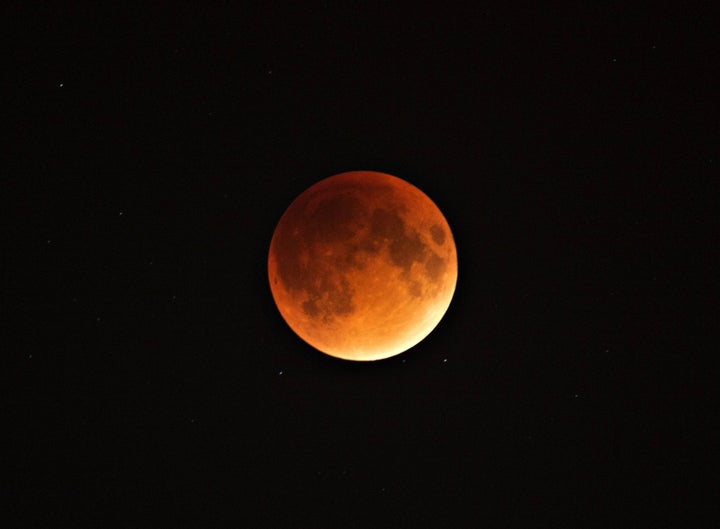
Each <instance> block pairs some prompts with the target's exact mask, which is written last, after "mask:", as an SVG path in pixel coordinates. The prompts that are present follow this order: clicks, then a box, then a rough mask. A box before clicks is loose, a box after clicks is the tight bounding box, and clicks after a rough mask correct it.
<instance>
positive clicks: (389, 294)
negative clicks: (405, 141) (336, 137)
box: [268, 171, 458, 360]
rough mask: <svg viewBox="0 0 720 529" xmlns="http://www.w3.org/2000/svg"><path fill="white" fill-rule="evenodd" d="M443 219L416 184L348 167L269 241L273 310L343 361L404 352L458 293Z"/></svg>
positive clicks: (298, 203)
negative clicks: (347, 170)
mask: <svg viewBox="0 0 720 529" xmlns="http://www.w3.org/2000/svg"><path fill="white" fill-rule="evenodd" d="M457 270H458V267H457V251H456V248H455V241H454V240H453V236H452V233H451V231H450V226H449V225H448V223H447V221H446V220H445V217H444V216H443V214H442V213H441V212H440V210H439V209H438V207H437V206H436V205H435V204H434V203H433V201H432V200H430V198H429V197H428V196H427V195H425V194H424V193H423V192H422V191H420V190H419V189H418V188H417V187H415V186H413V185H411V184H409V183H408V182H406V181H404V180H401V179H400V178H397V177H395V176H392V175H389V174H384V173H377V172H374V171H352V172H348V173H341V174H338V175H335V176H331V177H329V178H326V179H324V180H321V181H320V182H318V183H316V184H315V185H313V186H311V187H310V188H308V189H307V190H306V191H304V192H303V193H302V194H300V196H298V197H297V198H296V199H295V200H294V201H293V202H292V203H291V204H290V206H289V207H288V209H287V211H285V213H284V214H283V216H282V217H281V218H280V221H279V222H278V225H277V227H276V228H275V232H274V234H273V237H272V241H271V242H270V251H269V255H268V275H269V279H270V289H271V291H272V295H273V298H274V299H275V304H276V305H277V307H278V310H279V311H280V314H281V315H282V317H283V318H284V319H285V321H286V322H287V324H288V325H289V326H290V328H291V329H292V330H293V331H295V333H296V334H297V335H298V336H299V337H300V338H302V339H303V340H304V341H305V342H307V343H308V344H310V345H311V346H313V347H315V348H316V349H318V350H319V351H322V352H323V353H326V354H328V355H330V356H334V357H337V358H343V359H346V360H380V359H383V358H388V357H390V356H394V355H396V354H399V353H402V352H403V351H406V350H407V349H410V348H411V347H413V346H414V345H416V344H417V343H419V342H420V341H421V340H423V339H424V338H425V337H426V336H427V335H428V334H430V332H432V330H433V329H434V328H435V327H436V326H437V324H438V323H439V322H440V320H441V319H442V317H443V316H444V314H445V312H446V311H447V309H448V307H449V305H450V301H451V299H452V297H453V294H454V292H455V284H456V282H457Z"/></svg>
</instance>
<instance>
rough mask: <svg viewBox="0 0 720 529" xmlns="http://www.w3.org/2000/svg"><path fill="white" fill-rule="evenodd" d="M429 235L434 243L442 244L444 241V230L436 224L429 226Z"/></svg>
mask: <svg viewBox="0 0 720 529" xmlns="http://www.w3.org/2000/svg"><path fill="white" fill-rule="evenodd" d="M430 236H431V237H432V239H433V241H435V244H437V245H438V246H442V244H443V243H444V242H445V230H443V229H442V228H441V227H440V226H438V225H437V224H433V225H432V226H430Z"/></svg>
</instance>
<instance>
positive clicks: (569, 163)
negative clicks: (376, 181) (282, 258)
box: [2, 1, 720, 528]
mask: <svg viewBox="0 0 720 529" xmlns="http://www.w3.org/2000/svg"><path fill="white" fill-rule="evenodd" d="M117 4H118V5H120V3H117ZM418 4H421V3H418ZM423 4H424V3H423ZM584 4H592V5H584ZM499 5H500V3H490V4H485V5H477V4H474V3H473V4H468V5H460V4H456V3H444V4H435V5H433V6H431V7H422V6H420V5H414V4H403V3H369V2H346V3H342V4H336V3H334V2H312V1H311V2H294V3H289V4H281V3H277V2H263V3H257V4H255V5H251V4H250V3H247V2H238V3H235V4H213V5H212V6H210V5H200V4H197V5H195V4H189V3H182V4H174V3H168V4H158V3H153V5H152V6H148V5H138V6H134V7H132V8H131V7H129V6H127V5H125V4H123V7H112V4H85V3H80V4H74V5H73V7H69V6H67V5H64V3H58V4H31V6H30V7H28V5H26V3H25V2H17V3H10V4H9V5H6V6H5V7H4V8H3V15H2V18H3V20H4V23H5V25H7V30H6V32H5V34H6V36H9V37H10V39H9V41H10V44H9V45H6V46H5V48H4V52H3V55H4V56H5V60H7V61H8V62H7V64H6V67H5V68H4V71H3V73H2V79H3V81H2V83H3V88H4V90H3V91H4V92H5V94H6V95H5V96H3V99H4V100H3V109H4V110H3V116H2V121H3V123H4V124H5V127H3V128H5V129H6V133H4V134H5V140H3V148H2V151H3V153H2V154H3V170H2V172H3V174H4V176H3V180H4V182H5V183H4V184H3V191H2V195H3V202H5V203H6V206H5V207H4V208H3V209H4V211H3V216H4V217H5V218H6V221H5V222H4V225H3V229H2V232H3V246H4V247H5V250H4V251H3V255H2V266H3V273H2V285H3V298H4V301H3V303H2V311H3V327H4V329H5V330H4V331H3V333H4V336H5V337H4V338H3V342H4V343H6V344H9V346H8V347H3V349H4V350H5V352H4V353H3V356H4V358H5V362H7V364H6V365H7V367H6V368H5V369H4V372H5V374H6V375H8V380H7V381H6V383H5V384H4V387H5V389H4V390H3V394H4V397H3V401H4V403H5V406H4V409H5V412H6V413H7V419H6V420H5V424H4V430H6V434H5V435H4V437H6V440H9V442H10V444H9V449H7V450H5V451H3V454H2V474H3V477H2V481H3V482H4V484H3V488H4V492H3V497H4V498H5V500H6V501H7V502H8V503H9V504H10V505H11V507H10V511H9V514H8V516H7V518H6V519H7V520H9V521H10V520H15V521H14V522H12V523H11V524H10V525H12V524H15V523H17V526H22V527H80V526H92V527H123V528H131V527H132V528H138V527H186V526H187V527H214V526H217V527H270V528H284V527H288V528H289V527H292V528H318V527H334V528H338V527H371V528H376V527H410V528H413V527H433V528H437V527H485V526H491V527H633V528H637V527H665V526H677V527H689V526H692V527H699V525H698V521H699V520H701V519H702V518H704V517H707V516H712V517H713V518H714V520H715V523H717V501H718V499H717V490H716V489H717V487H715V490H713V489H712V488H711V489H705V488H704V485H703V480H705V479H715V476H714V475H713V474H711V471H710V468H709V466H708V465H707V464H706V462H705V456H706V455H707V454H709V453H710V452H711V451H712V450H716V449H717V446H718V437H717V436H711V435H709V430H708V429H707V426H708V425H709V424H710V422H711V421H712V419H713V417H714V416H715V414H716V413H717V411H718V410H717V407H715V406H714V405H713V404H711V402H712V399H711V398H710V397H711V395H712V394H713V393H714V390H713V389H708V388H712V386H705V385H704V384H703V381H705V380H709V381H713V380H715V381H716V378H715V377H716V371H714V369H715V362H711V361H710V360H708V358H709V357H710V354H711V353H712V350H711V346H710V345H709V343H710V341H709V333H710V328H711V326H713V325H715V324H716V323H717V321H716V320H717V312H716V311H714V310H712V309H710V308H709V307H710V306H711V305H710V302H711V301H713V299H714V295H712V294H711V292H712V288H714V287H716V286H717V280H716V279H713V280H712V281H711V282H709V283H708V282H706V280H705V279H704V278H703V277H702V275H701V274H699V273H696V268H695V265H697V264H702V263H704V262H705V261H706V260H707V259H709V258H710V257H712V256H713V255H715V254H716V249H715V247H716V246H717V241H716V240H710V239H706V238H705V235H706V231H707V228H708V226H710V225H712V224H713V223H715V217H716V216H717V210H716V207H717V202H716V198H715V194H716V193H717V191H718V189H717V188H718V183H717V182H718V180H717V174H716V173H717V165H718V163H719V162H720V158H719V157H718V152H717V151H718V139H719V135H718V120H717V116H718V113H717V111H718V96H717V94H718V82H717V81H718V79H719V78H720V68H718V64H719V63H718V60H717V57H718V56H717V53H718V49H717V37H716V33H717V30H718V27H720V26H718V18H717V17H716V16H715V15H716V14H715V13H712V12H710V10H699V9H698V10H695V11H693V10H692V9H691V8H689V7H685V6H678V7H677V8H676V9H674V10H666V11H658V8H657V6H656V7H655V8H654V9H652V10H645V9H629V8H627V7H624V5H623V3H618V4H615V5H613V4H610V3H577V4H568V5H559V4H553V5H543V6H536V7H532V8H519V7H518V6H511V7H504V8H501V7H499ZM61 6H62V7H61ZM357 169H369V170H376V171H382V172H387V173H391V174H394V175H396V176H399V177H401V178H404V179H406V180H408V181H410V182H411V183H413V184H414V185H416V186H418V187H419V188H420V189H422V190H423V191H424V192H426V193H427V194H428V195H429V196H430V197H431V198H432V199H433V200H434V201H435V202H436V204H438V206H439V207H440V208H441V210H442V211H443V213H444V214H445V216H446V218H447V219H448V222H449V223H450V226H451V228H452V229H453V234H454V237H455V242H456V244H457V248H458V260H459V279H458V286H457V290H456V294H455V297H454V299H453V302H452V305H451V307H450V309H449V311H448V312H447V314H446V316H445V318H444V319H443V321H442V322H441V323H440V325H439V326H438V327H437V329H436V330H435V332H433V333H432V334H431V335H430V336H429V337H428V338H427V339H426V340H425V341H423V342H422V343H421V344H419V345H417V346H416V347H415V348H413V349H412V350H410V351H408V352H407V353H405V354H403V355H400V356H398V357H394V358H392V359H389V360H386V361H382V362H375V363H352V362H343V361H340V360H336V359H333V358H330V357H327V356H324V355H322V354H320V353H318V352H316V351H315V350H313V349H312V348H311V347H309V346H307V345H306V344H305V343H303V342H302V341H301V340H300V339H298V338H297V337H296V336H295V335H294V334H293V333H292V331H290V329H289V328H288V327H287V326H286V325H285V323H284V322H283V320H282V318H281V317H280V315H279V313H278V312H277V310H276V308H275V306H274V303H273V300H272V297H271V295H270V291H269V288H268V285H267V277H266V258H267V249H268V245H269V242H270V237H271V236H272V232H273V229H274V227H275V224H276V223H277V221H278V219H279V218H280V216H281V215H282V213H283V211H284V210H285V208H286V207H287V206H288V205H289V203H290V202H291V201H292V199H294V198H295V197H296V196H297V195H298V194H299V193H301V192H302V191H303V190H305V189H306V188H307V187H309V186H310V185H312V184H313V183H315V182H316V181H318V180H320V179H322V178H325V177H327V176H330V175H332V174H336V173H339V172H343V171H348V170H357ZM702 305H706V309H705V310H704V311H701V312H699V313H698V312H696V311H694V310H692V308H693V307H697V306H702ZM716 344H717V342H715V345H716ZM697 402H701V403H702V405H699V406H698V405H697V404H696V403H697ZM708 491H710V492H709V493H708ZM675 519H683V520H684V522H683V523H682V524H680V525H675V523H674V522H672V520H675ZM3 525H5V524H3ZM712 525H714V524H713V523H711V524H709V525H706V526H708V527H709V526H712Z"/></svg>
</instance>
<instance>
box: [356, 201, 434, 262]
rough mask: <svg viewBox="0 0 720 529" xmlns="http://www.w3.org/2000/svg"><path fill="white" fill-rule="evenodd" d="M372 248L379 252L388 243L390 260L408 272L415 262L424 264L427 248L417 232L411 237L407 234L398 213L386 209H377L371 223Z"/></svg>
mask: <svg viewBox="0 0 720 529" xmlns="http://www.w3.org/2000/svg"><path fill="white" fill-rule="evenodd" d="M370 239H371V248H372V249H373V250H374V251H378V250H379V249H380V248H381V247H382V244H381V243H380V241H382V242H384V241H387V243H388V250H389V252H390V259H391V260H392V262H393V264H394V265H395V266H399V267H400V268H402V269H403V270H405V271H406V272H409V271H410V267H411V266H412V264H413V263H415V262H422V261H423V259H424V257H425V254H426V253H427V246H426V245H425V244H424V243H423V242H422V241H421V240H420V236H419V234H418V233H417V231H413V233H412V234H411V235H408V234H407V233H405V223H404V222H403V220H402V218H400V216H399V215H398V214H397V213H394V212H391V211H387V210H385V209H376V210H375V211H373V213H372V218H371V223H370Z"/></svg>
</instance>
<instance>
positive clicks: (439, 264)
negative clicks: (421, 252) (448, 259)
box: [425, 254, 445, 281]
mask: <svg viewBox="0 0 720 529" xmlns="http://www.w3.org/2000/svg"><path fill="white" fill-rule="evenodd" d="M444 270H445V261H444V260H443V259H442V258H440V257H438V256H437V255H435V254H432V255H431V256H430V258H429V259H428V260H427V261H425V271H426V272H427V276H428V277H429V278H430V279H432V280H433V281H437V280H438V279H439V278H440V276H441V275H442V273H443V271H444Z"/></svg>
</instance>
